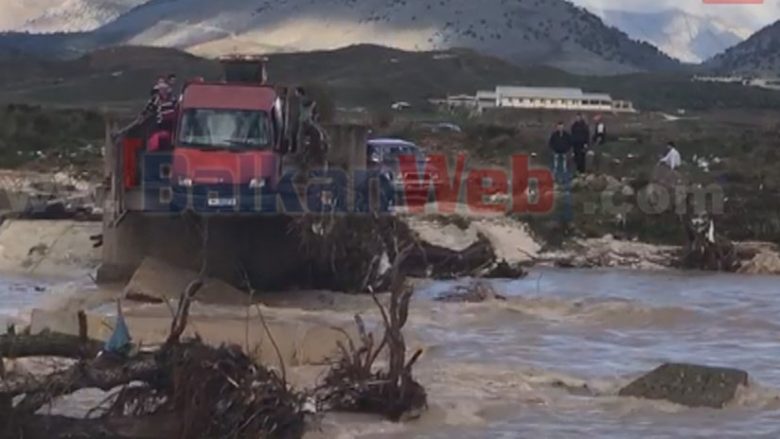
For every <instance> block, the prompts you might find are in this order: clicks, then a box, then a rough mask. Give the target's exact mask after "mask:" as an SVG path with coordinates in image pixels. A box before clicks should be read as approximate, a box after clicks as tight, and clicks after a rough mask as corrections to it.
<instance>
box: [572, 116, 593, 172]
mask: <svg viewBox="0 0 780 439" xmlns="http://www.w3.org/2000/svg"><path fill="white" fill-rule="evenodd" d="M571 142H572V148H573V149H574V163H575V165H576V166H577V173H579V174H584V173H585V158H586V156H585V154H586V153H587V149H588V142H590V127H588V122H586V121H585V118H584V117H583V116H582V113H578V114H577V120H576V121H575V122H574V124H572V126H571Z"/></svg>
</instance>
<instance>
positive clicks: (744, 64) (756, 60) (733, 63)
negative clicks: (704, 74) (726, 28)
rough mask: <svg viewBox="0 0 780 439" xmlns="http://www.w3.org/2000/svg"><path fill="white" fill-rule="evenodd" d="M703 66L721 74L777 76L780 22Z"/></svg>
mask: <svg viewBox="0 0 780 439" xmlns="http://www.w3.org/2000/svg"><path fill="white" fill-rule="evenodd" d="M705 66H706V67H707V68H708V69H710V70H713V71H716V72H718V73H722V74H737V75H757V76H773V77H774V76H777V75H778V69H780V21H778V22H776V23H774V24H772V25H770V26H767V27H765V28H763V29H761V30H760V31H758V32H757V33H755V34H754V35H753V36H751V37H750V38H748V39H747V40H746V41H744V42H743V43H741V44H738V45H736V46H734V47H732V48H730V49H729V50H727V51H725V52H724V53H722V54H720V55H718V56H716V57H714V58H712V59H711V60H709V61H707V63H706V64H705Z"/></svg>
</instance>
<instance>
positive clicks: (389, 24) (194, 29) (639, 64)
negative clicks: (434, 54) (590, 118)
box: [96, 0, 676, 73]
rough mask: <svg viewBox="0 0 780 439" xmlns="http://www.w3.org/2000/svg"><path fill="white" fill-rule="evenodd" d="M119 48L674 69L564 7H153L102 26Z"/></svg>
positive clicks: (330, 0) (225, 0)
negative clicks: (478, 56)
mask: <svg viewBox="0 0 780 439" xmlns="http://www.w3.org/2000/svg"><path fill="white" fill-rule="evenodd" d="M96 35H98V36H100V35H105V36H107V37H110V38H118V37H119V38H121V42H125V43H130V44H145V45H157V46H170V47H177V48H182V49H187V50H189V51H192V52H194V53H197V54H202V55H214V54H220V53H225V52H234V51H244V52H246V51H261V52H279V51H300V50H317V49H334V48H338V47H344V46H348V45H352V44H361V43H369V44H379V45H384V46H389V47H394V48H399V49H405V50H437V49H447V48H453V47H466V48H471V49H475V50H477V51H480V52H482V53H486V54H492V55H497V56H500V57H502V58H504V59H509V60H512V61H514V62H518V63H523V64H525V63H533V64H547V65H552V66H556V67H559V68H563V69H566V70H569V71H576V72H579V73H620V72H631V71H637V70H647V69H657V68H669V67H675V66H676V62H675V61H674V60H672V59H670V58H668V57H667V56H665V55H664V54H662V53H660V52H659V51H658V50H657V49H656V48H654V47H652V46H651V45H649V44H643V43H638V42H634V41H631V40H630V39H629V38H628V37H627V36H626V35H625V34H623V33H622V32H620V31H618V30H617V29H613V28H610V27H608V26H605V25H604V24H603V22H602V21H601V20H600V19H599V18H598V17H596V16H595V15H593V14H591V13H589V12H588V11H587V10H585V9H583V8H579V7H576V6H574V5H573V4H571V3H570V2H568V1H564V0H543V1H542V0H482V1H479V2H477V1H474V0H262V1H259V2H247V1H246V0H220V1H214V0H151V1H149V2H148V3H146V4H145V5H143V6H141V7H138V8H136V9H134V10H132V11H130V12H128V13H126V14H124V15H123V16H121V17H120V18H119V19H117V20H116V21H114V22H112V23H109V24H108V25H106V26H105V27H103V28H101V29H100V30H99V31H98V32H97V33H96Z"/></svg>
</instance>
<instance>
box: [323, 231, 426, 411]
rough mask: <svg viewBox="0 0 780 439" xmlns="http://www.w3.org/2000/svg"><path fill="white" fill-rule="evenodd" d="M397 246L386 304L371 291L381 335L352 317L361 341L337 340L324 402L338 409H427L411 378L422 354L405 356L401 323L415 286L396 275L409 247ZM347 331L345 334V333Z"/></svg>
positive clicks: (361, 320) (420, 389)
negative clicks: (383, 362) (384, 359)
mask: <svg viewBox="0 0 780 439" xmlns="http://www.w3.org/2000/svg"><path fill="white" fill-rule="evenodd" d="M411 247H412V246H411V245H408V246H407V247H406V248H404V249H403V250H401V251H400V252H399V253H398V256H397V257H396V259H395V261H394V263H393V266H392V268H391V270H390V272H391V274H390V279H391V287H390V291H391V293H390V304H389V306H387V307H386V306H384V305H383V304H382V303H381V301H380V300H379V299H378V298H377V296H376V294H374V293H373V292H372V297H373V299H374V302H375V303H376V305H377V307H378V308H379V312H380V313H381V315H382V322H383V324H384V334H383V336H382V338H381V339H380V340H379V342H377V341H376V340H375V339H374V334H373V333H371V332H369V331H367V330H366V326H365V324H364V322H363V319H362V318H361V317H360V316H359V315H356V316H355V323H356V325H357V329H358V334H359V337H360V340H358V341H355V340H352V338H351V337H349V335H347V339H348V344H347V345H345V344H344V343H341V342H339V349H340V350H341V358H339V359H337V360H336V361H335V362H334V364H333V367H332V368H331V369H330V372H329V373H328V374H327V375H326V377H325V380H324V383H323V386H322V387H321V389H320V390H321V392H323V394H324V395H323V396H322V397H321V400H322V402H323V403H324V404H325V405H326V406H328V407H330V408H334V409H337V410H348V411H358V412H368V413H380V414H383V415H385V416H386V417H388V418H389V419H390V420H393V421H398V420H400V419H402V418H413V417H416V416H418V415H419V414H420V412H421V411H422V410H424V409H425V408H426V407H427V396H426V393H425V389H424V388H423V387H422V386H421V385H420V384H419V383H418V382H417V381H415V380H414V378H413V377H412V366H413V365H414V363H415V362H416V361H417V360H418V359H419V358H420V355H421V354H422V350H417V351H416V352H415V353H414V354H413V355H412V356H411V358H409V359H407V355H406V342H405V340H404V336H403V332H402V330H403V327H404V325H405V324H406V321H407V319H408V317H409V301H410V300H411V297H412V294H413V292H414V290H413V289H412V287H411V286H410V285H409V284H408V283H407V282H406V280H405V278H404V277H403V276H402V275H401V274H400V267H401V265H402V264H403V261H404V259H405V258H406V257H407V256H408V254H409V253H410V251H411ZM345 335H346V334H345ZM385 349H386V350H387V355H388V364H387V367H386V369H377V367H376V364H375V363H376V361H377V359H378V358H379V356H380V354H381V353H382V352H383V351H384V350H385Z"/></svg>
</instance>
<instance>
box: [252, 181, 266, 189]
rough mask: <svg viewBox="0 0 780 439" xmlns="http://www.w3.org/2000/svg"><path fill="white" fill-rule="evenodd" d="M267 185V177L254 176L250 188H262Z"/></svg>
mask: <svg viewBox="0 0 780 439" xmlns="http://www.w3.org/2000/svg"><path fill="white" fill-rule="evenodd" d="M265 186H266V179H265V178H253V179H252V180H250V181H249V188H250V189H262V188H264V187H265Z"/></svg>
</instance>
